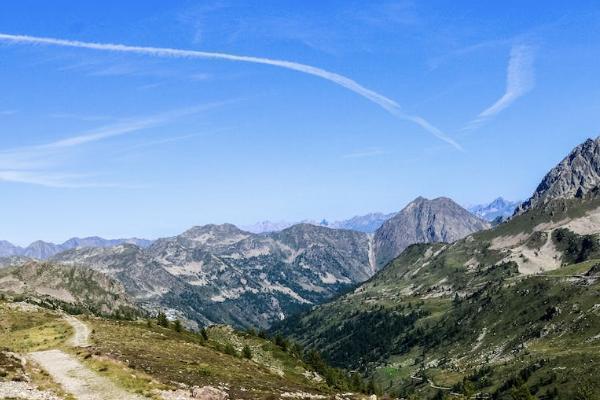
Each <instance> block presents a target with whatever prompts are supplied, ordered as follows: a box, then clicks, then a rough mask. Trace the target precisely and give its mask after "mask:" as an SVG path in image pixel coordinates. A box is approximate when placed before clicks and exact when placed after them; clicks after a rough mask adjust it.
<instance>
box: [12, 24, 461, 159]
mask: <svg viewBox="0 0 600 400" xmlns="http://www.w3.org/2000/svg"><path fill="white" fill-rule="evenodd" d="M0 41H2V42H5V43H17V44H33V45H51V46H61V47H73V48H82V49H90V50H100V51H110V52H119V53H130V54H140V55H148V56H154V57H169V58H186V59H219V60H227V61H235V62H247V63H254V64H263V65H270V66H274V67H279V68H285V69H289V70H294V71H298V72H302V73H305V74H308V75H313V76H317V77H319V78H322V79H325V80H327V81H330V82H332V83H335V84H336V85H339V86H342V87H344V88H346V89H348V90H350V91H352V92H354V93H356V94H358V95H360V96H362V97H364V98H365V99H367V100H369V101H371V102H373V103H375V104H377V105H378V106H380V107H381V108H383V109H384V110H386V111H387V112H389V113H390V114H392V115H394V116H395V117H397V118H399V119H402V120H406V121H410V122H413V123H416V124H417V125H419V126H420V127H421V128H423V129H424V130H426V131H427V132H429V133H431V134H432V135H434V136H435V137H437V138H438V139H440V140H443V141H445V142H446V143H449V144H450V145H452V146H454V147H455V148H456V149H459V150H462V147H461V146H460V145H459V144H458V143H457V142H456V141H454V140H453V139H452V138H450V137H449V136H448V135H446V134H445V133H444V132H442V131H441V130H440V129H438V128H436V127H435V126H433V125H432V124H431V123H429V122H428V121H426V120H425V119H423V118H422V117H420V116H415V115H410V114H407V113H405V112H404V111H403V110H402V108H401V107H400V105H399V104H398V103H396V102H395V101H394V100H392V99H390V98H388V97H386V96H384V95H382V94H380V93H377V92H375V91H373V90H371V89H368V88H366V87H364V86H362V85H360V84H359V83H358V82H356V81H354V80H352V79H350V78H348V77H346V76H343V75H340V74H338V73H335V72H331V71H327V70H324V69H322V68H318V67H313V66H311V65H307V64H301V63H297V62H292V61H284V60H276V59H271V58H264V57H251V56H239V55H234V54H226V53H214V52H205V51H195V50H181V49H173V48H162V47H142V46H128V45H123V44H110V43H94V42H82V41H76V40H65V39H55V38H46V37H36V36H27V35H11V34H4V33H0Z"/></svg>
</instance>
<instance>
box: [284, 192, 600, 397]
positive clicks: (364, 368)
mask: <svg viewBox="0 0 600 400" xmlns="http://www.w3.org/2000/svg"><path fill="white" fill-rule="evenodd" d="M598 205H599V203H598V199H597V198H595V197H589V198H587V199H573V200H557V201H553V202H551V203H549V204H548V205H547V206H545V207H543V208H536V209H532V210H530V211H529V212H527V213H524V214H522V215H519V216H517V217H515V218H513V219H512V220H510V221H509V222H507V223H504V224H501V225H499V226H498V227H496V228H494V229H492V230H488V231H483V232H479V233H476V234H474V235H472V236H469V237H467V238H465V239H463V240H460V241H458V242H455V243H454V244H450V245H447V244H422V245H413V246H411V247H409V248H408V249H407V250H406V251H405V252H404V253H403V254H402V255H401V256H399V257H398V258H397V259H395V260H394V261H393V262H391V263H390V264H389V265H388V266H387V267H386V268H384V269H383V270H382V271H381V272H380V273H379V274H377V275H376V276H374V277H373V278H372V279H371V280H369V281H368V282H366V283H365V284H363V285H361V286H359V287H358V288H357V289H356V290H354V291H353V292H352V293H348V294H346V295H344V296H341V297H340V298H338V299H336V300H335V301H332V302H330V303H327V304H324V305H322V306H319V307H316V308H315V309H314V310H313V311H312V312H309V313H307V314H304V315H300V316H296V317H295V318H292V319H290V320H288V321H284V322H283V323H282V324H281V325H280V326H278V327H276V330H277V331H279V332H281V333H283V334H286V335H290V336H291V337H293V338H295V339H296V340H298V341H300V342H301V343H302V344H303V345H305V346H307V347H311V348H315V349H318V350H319V351H321V352H322V354H323V355H324V357H325V358H326V359H327V360H329V361H330V362H331V363H333V365H335V366H339V367H344V368H348V369H350V370H358V371H360V372H362V373H364V374H366V375H368V376H372V377H374V379H375V380H376V382H377V383H378V385H379V388H380V390H381V391H384V392H387V393H391V394H394V395H398V396H405V397H408V396H416V398H425V399H426V398H444V397H447V396H451V397H452V398H456V396H457V395H459V394H461V395H464V396H473V395H474V394H475V393H479V394H480V395H479V396H480V397H482V396H483V397H484V396H487V397H492V398H499V399H512V398H519V399H520V398H530V397H527V396H528V394H527V393H530V394H531V395H534V396H536V397H538V398H544V399H551V398H560V399H573V398H581V399H595V398H598V396H600V386H599V382H598V380H597V379H596V371H597V369H598V367H600V335H599V334H600V296H599V295H600V274H599V272H598V271H599V270H600V266H599V265H600V261H599V263H598V264H597V263H596V262H595V261H594V259H595V258H596V257H598V256H599V254H598V248H599V246H598V238H597V237H596V236H595V235H590V234H576V233H574V232H572V231H571V230H570V229H569V228H573V229H574V227H576V226H578V225H577V224H573V221H578V218H584V219H585V218H587V217H588V216H589V214H588V213H589V212H592V211H593V210H595V209H596V208H597V207H598ZM547 260H549V261H548V262H549V264H546V265H547V266H548V268H545V269H546V270H545V271H544V270H543V269H542V270H538V268H539V267H540V266H542V267H544V265H545V264H544V263H543V262H545V261H547ZM581 261H585V262H581ZM574 262H578V263H576V264H574ZM452 393H454V394H452ZM515 396H517V397H515ZM518 396H524V397H518Z"/></svg>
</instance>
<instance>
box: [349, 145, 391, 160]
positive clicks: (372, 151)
mask: <svg viewBox="0 0 600 400" xmlns="http://www.w3.org/2000/svg"><path fill="white" fill-rule="evenodd" d="M387 153H388V152H387V151H385V150H384V149H382V148H381V147H369V148H366V149H362V150H359V151H355V152H352V153H348V154H344V155H343V156H342V158H367V157H377V156H381V155H384V154H387Z"/></svg>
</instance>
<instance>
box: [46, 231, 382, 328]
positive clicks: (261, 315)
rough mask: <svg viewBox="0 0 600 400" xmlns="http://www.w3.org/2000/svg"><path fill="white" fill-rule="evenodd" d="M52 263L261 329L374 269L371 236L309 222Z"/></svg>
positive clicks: (188, 311) (197, 235) (83, 251)
mask: <svg viewBox="0 0 600 400" xmlns="http://www.w3.org/2000/svg"><path fill="white" fill-rule="evenodd" d="M53 261H56V262H61V263H66V264H71V265H86V266H90V267H92V268H94V269H96V270H99V271H101V272H104V273H107V274H109V275H111V276H113V277H114V278H116V279H118V280H119V281H121V282H122V283H123V285H124V286H125V288H126V289H127V291H128V293H130V294H131V295H132V296H134V297H135V298H136V299H138V301H140V302H142V303H147V304H149V305H159V306H162V307H165V308H170V309H173V312H174V313H181V314H182V315H183V316H185V317H186V318H188V319H190V320H193V321H196V322H199V323H202V324H206V323H222V322H226V323H230V324H234V325H236V326H250V325H253V326H262V327H265V326H268V325H269V324H270V323H272V322H273V321H274V320H279V319H282V318H284V317H285V316H287V315H290V314H291V313H294V312H296V311H298V310H299V309H301V308H302V307H306V306H310V305H312V304H318V303H321V302H323V301H325V300H326V299H328V298H331V297H332V296H334V295H336V294H337V293H339V292H340V291H342V290H345V289H346V288H348V287H351V286H352V285H354V284H356V283H359V282H362V281H364V280H366V279H368V278H369V277H370V276H372V275H373V273H374V266H373V265H372V264H371V261H372V257H371V258H370V257H369V238H368V236H367V235H366V234H363V233H359V232H353V231H345V230H334V229H329V228H324V227H319V226H313V225H309V224H300V225H295V226H293V227H291V228H288V229H285V230H283V231H281V232H274V233H270V234H262V235H256V234H252V233H250V232H245V231H242V230H240V229H238V228H237V227H235V226H234V225H230V224H224V225H206V226H202V227H195V228H192V229H190V230H188V231H186V232H184V233H183V234H181V235H179V236H175V237H172V238H164V239H159V240H157V241H156V242H154V243H153V244H152V245H151V246H150V247H149V248H148V249H145V250H144V249H140V248H138V247H136V246H131V245H121V246H117V247H112V248H80V249H73V250H70V251H66V252H63V253H61V254H58V255H57V256H55V257H54V258H53Z"/></svg>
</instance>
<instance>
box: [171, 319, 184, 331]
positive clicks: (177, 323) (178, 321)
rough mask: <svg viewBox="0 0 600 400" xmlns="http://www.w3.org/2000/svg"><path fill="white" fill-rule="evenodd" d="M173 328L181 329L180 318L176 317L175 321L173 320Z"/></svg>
mask: <svg viewBox="0 0 600 400" xmlns="http://www.w3.org/2000/svg"><path fill="white" fill-rule="evenodd" d="M173 329H174V330H175V332H182V331H183V326H182V325H181V321H180V320H178V319H176V320H175V322H173Z"/></svg>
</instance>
